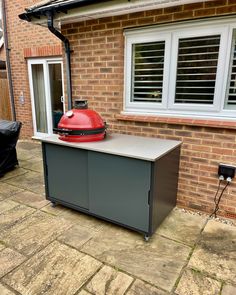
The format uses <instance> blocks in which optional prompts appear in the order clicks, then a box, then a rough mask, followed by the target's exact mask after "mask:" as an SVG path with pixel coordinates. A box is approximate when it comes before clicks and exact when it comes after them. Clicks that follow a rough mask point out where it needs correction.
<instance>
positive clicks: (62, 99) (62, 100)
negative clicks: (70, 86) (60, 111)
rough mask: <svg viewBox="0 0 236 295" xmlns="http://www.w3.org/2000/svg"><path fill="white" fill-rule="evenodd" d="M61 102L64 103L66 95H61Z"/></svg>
mask: <svg viewBox="0 0 236 295" xmlns="http://www.w3.org/2000/svg"><path fill="white" fill-rule="evenodd" d="M61 102H62V103H64V96H63V95H62V96H61Z"/></svg>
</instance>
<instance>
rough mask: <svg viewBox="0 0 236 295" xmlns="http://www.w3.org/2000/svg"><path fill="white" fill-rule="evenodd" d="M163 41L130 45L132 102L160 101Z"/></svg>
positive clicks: (163, 52)
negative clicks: (131, 57) (131, 56)
mask: <svg viewBox="0 0 236 295" xmlns="http://www.w3.org/2000/svg"><path fill="white" fill-rule="evenodd" d="M164 54H165V41H159V42H151V43H140V44H133V45H132V55H133V70H132V93H131V101H133V102H157V103H161V101H162V87H163V72H164Z"/></svg>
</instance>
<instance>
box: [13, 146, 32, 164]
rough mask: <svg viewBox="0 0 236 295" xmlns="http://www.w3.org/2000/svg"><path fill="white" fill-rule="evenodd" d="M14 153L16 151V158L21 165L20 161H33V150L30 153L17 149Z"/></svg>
mask: <svg viewBox="0 0 236 295" xmlns="http://www.w3.org/2000/svg"><path fill="white" fill-rule="evenodd" d="M16 151H17V158H18V161H19V163H21V161H25V160H30V159H33V158H34V156H35V155H34V152H33V149H32V150H31V151H28V150H25V149H22V148H19V147H17V149H16Z"/></svg>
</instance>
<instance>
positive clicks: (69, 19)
mask: <svg viewBox="0 0 236 295" xmlns="http://www.w3.org/2000/svg"><path fill="white" fill-rule="evenodd" d="M199 2H205V1H204V0H131V1H128V0H113V1H111V2H104V3H99V4H92V5H88V6H84V7H80V8H74V9H71V10H68V13H67V14H65V13H58V14H56V15H55V18H54V19H55V22H57V23H60V24H68V23H74V22H80V21H84V20H89V19H97V18H102V17H108V16H115V15H123V14H127V13H133V12H139V11H145V10H152V9H157V8H165V7H171V6H178V5H183V4H191V3H199ZM32 22H33V23H35V24H40V25H45V24H46V23H45V22H46V17H45V18H41V19H34V20H32Z"/></svg>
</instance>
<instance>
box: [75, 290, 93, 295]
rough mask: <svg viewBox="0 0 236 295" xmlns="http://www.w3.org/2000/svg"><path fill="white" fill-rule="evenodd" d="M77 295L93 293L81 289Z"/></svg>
mask: <svg viewBox="0 0 236 295" xmlns="http://www.w3.org/2000/svg"><path fill="white" fill-rule="evenodd" d="M76 295H91V293H89V292H88V291H86V290H81V291H80V292H79V293H77V294H76Z"/></svg>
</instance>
